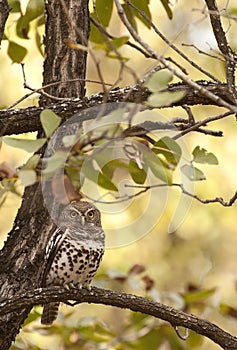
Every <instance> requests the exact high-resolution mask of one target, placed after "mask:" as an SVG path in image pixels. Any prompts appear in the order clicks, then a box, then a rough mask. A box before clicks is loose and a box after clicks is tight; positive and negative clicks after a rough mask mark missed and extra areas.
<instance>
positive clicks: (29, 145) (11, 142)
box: [3, 136, 46, 153]
mask: <svg viewBox="0 0 237 350" xmlns="http://www.w3.org/2000/svg"><path fill="white" fill-rule="evenodd" d="M3 141H4V142H5V143H6V144H7V145H8V146H11V147H15V148H20V149H23V150H24V151H26V152H30V153H34V152H36V151H38V150H39V149H40V148H41V147H42V146H43V145H44V144H45V142H46V139H44V138H43V139H37V140H23V139H16V138H13V137H6V136H5V137H3Z"/></svg>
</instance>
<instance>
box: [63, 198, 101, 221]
mask: <svg viewBox="0 0 237 350" xmlns="http://www.w3.org/2000/svg"><path fill="white" fill-rule="evenodd" d="M59 221H60V224H62V225H70V224H71V225H73V226H74V225H81V226H90V227H92V226H95V227H101V217H100V211H99V210H98V209H97V208H96V206H95V205H93V204H92V203H88V202H82V201H74V202H71V203H70V204H68V205H67V206H66V207H65V208H64V209H63V210H62V212H61V214H60V218H59Z"/></svg>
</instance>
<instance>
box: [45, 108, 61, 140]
mask: <svg viewBox="0 0 237 350" xmlns="http://www.w3.org/2000/svg"><path fill="white" fill-rule="evenodd" d="M40 121H41V124H42V127H43V129H44V132H45V135H46V136H47V137H49V136H51V135H52V133H53V132H54V131H55V130H56V129H57V127H58V126H59V124H60V123H61V118H60V117H59V116H58V115H57V114H55V113H54V112H53V111H51V110H50V109H45V110H43V111H42V112H41V113H40Z"/></svg>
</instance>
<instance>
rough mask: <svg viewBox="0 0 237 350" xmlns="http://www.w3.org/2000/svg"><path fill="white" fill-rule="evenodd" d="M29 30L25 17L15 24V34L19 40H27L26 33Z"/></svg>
mask: <svg viewBox="0 0 237 350" xmlns="http://www.w3.org/2000/svg"><path fill="white" fill-rule="evenodd" d="M29 30H30V25H29V23H26V21H25V17H24V16H21V17H20V18H19V19H18V21H17V24H16V34H17V36H19V38H22V39H29V37H28V33H29Z"/></svg>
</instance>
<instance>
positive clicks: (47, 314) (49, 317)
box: [41, 303, 60, 326]
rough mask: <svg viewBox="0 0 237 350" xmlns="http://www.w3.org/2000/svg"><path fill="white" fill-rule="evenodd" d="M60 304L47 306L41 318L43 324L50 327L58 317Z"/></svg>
mask: <svg viewBox="0 0 237 350" xmlns="http://www.w3.org/2000/svg"><path fill="white" fill-rule="evenodd" d="M59 304H60V303H50V304H45V305H44V309H43V314H42V316H41V323H42V324H44V325H46V326H50V325H51V324H52V323H53V321H55V320H56V318H57V316H58V308H59Z"/></svg>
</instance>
